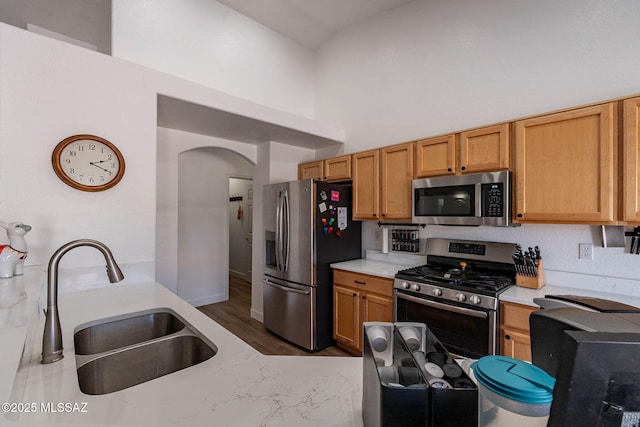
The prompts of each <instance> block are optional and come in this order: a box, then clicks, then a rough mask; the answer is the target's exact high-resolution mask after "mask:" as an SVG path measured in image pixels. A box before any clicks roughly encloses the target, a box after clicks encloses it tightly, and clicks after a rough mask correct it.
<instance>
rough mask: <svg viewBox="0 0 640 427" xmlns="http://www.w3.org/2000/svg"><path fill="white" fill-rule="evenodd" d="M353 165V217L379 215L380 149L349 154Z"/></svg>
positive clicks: (368, 217) (364, 217) (361, 217)
mask: <svg viewBox="0 0 640 427" xmlns="http://www.w3.org/2000/svg"><path fill="white" fill-rule="evenodd" d="M351 158H352V162H353V164H352V166H353V196H352V198H353V207H352V209H353V219H356V220H361V219H379V217H380V203H379V197H380V150H372V151H364V152H362V153H356V154H353V155H352V156H351Z"/></svg>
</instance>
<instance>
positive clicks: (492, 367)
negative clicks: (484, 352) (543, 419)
mask: <svg viewBox="0 0 640 427" xmlns="http://www.w3.org/2000/svg"><path fill="white" fill-rule="evenodd" d="M471 368H472V369H473V374H474V375H475V377H476V379H477V380H478V382H479V383H481V384H482V385H483V386H484V387H486V388H488V389H489V390H491V391H492V392H494V393H496V394H499V395H501V396H504V397H506V398H508V399H511V400H515V401H518V402H523V403H528V404H533V405H544V404H549V403H551V401H552V400H553V387H554V386H555V383H556V380H555V379H554V378H553V377H552V376H551V375H549V374H547V373H546V372H545V371H543V370H542V369H540V368H538V367H537V366H534V365H532V364H530V363H527V362H525V361H523V360H518V359H513V358H511V357H506V356H485V357H483V358H481V359H480V360H478V361H477V362H474V363H473V364H472V365H471Z"/></svg>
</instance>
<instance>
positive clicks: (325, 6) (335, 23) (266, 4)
mask: <svg viewBox="0 0 640 427" xmlns="http://www.w3.org/2000/svg"><path fill="white" fill-rule="evenodd" d="M218 1H219V2H220V3H223V4H225V5H227V6H229V7H231V8H232V9H234V10H236V11H237V12H240V13H242V14H243V15H246V16H248V17H249V18H251V19H253V20H255V21H258V22H260V23H261V24H263V25H265V26H267V27H269V28H271V29H273V30H274V31H277V32H279V33H281V34H283V35H285V36H287V37H289V38H291V39H293V40H296V41H297V42H299V43H300V44H302V45H304V46H306V47H308V48H311V49H316V48H317V47H318V46H320V45H321V44H322V43H323V42H324V41H326V40H327V39H328V38H329V37H331V36H332V35H333V34H334V33H336V32H338V31H340V30H342V29H344V28H346V27H348V26H351V25H355V24H357V23H358V22H360V21H363V20H366V19H367V18H370V17H372V16H374V15H376V14H379V13H384V12H386V11H388V10H391V9H393V8H395V7H397V6H400V5H402V4H405V3H408V2H410V1H413V0H259V1H256V0H218Z"/></svg>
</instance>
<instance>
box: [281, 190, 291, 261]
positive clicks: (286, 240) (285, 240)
mask: <svg viewBox="0 0 640 427" xmlns="http://www.w3.org/2000/svg"><path fill="white" fill-rule="evenodd" d="M282 219H283V221H282V224H283V228H284V230H283V233H282V249H283V254H282V255H283V256H282V264H283V265H282V271H287V269H288V267H289V249H290V245H291V236H290V234H289V233H290V231H291V230H290V229H291V218H290V216H289V193H287V191H283V195H282Z"/></svg>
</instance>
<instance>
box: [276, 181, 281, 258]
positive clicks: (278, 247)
mask: <svg viewBox="0 0 640 427" xmlns="http://www.w3.org/2000/svg"><path fill="white" fill-rule="evenodd" d="M281 211H282V197H281V192H280V191H279V192H278V202H277V203H276V235H275V240H276V241H275V246H276V248H275V252H276V270H278V271H280V240H281V239H280V232H281V227H280V215H282V213H281Z"/></svg>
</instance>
